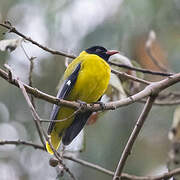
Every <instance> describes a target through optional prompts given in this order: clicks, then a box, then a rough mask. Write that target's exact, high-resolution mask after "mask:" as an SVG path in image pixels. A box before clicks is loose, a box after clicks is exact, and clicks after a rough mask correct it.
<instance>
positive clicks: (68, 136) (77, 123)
mask: <svg viewBox="0 0 180 180" xmlns="http://www.w3.org/2000/svg"><path fill="white" fill-rule="evenodd" d="M91 114H92V112H91V111H88V112H84V113H78V114H77V115H75V118H74V120H73V122H72V124H71V125H70V126H69V127H68V128H67V129H66V131H65V133H64V135H63V138H62V142H63V144H64V145H68V144H70V143H71V142H72V140H73V139H74V138H75V137H76V136H77V135H78V134H79V132H80V131H81V130H82V129H83V127H84V126H85V124H86V122H87V120H88V118H89V117H90V115H91Z"/></svg>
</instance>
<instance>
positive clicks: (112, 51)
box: [106, 50, 119, 56]
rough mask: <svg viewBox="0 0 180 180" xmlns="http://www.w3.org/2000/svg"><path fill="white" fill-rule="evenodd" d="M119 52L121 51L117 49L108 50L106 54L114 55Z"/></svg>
mask: <svg viewBox="0 0 180 180" xmlns="http://www.w3.org/2000/svg"><path fill="white" fill-rule="evenodd" d="M117 53H119V51H116V50H108V51H107V52H106V54H108V55H110V56H111V55H114V54H117Z"/></svg>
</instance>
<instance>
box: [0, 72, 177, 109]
mask: <svg viewBox="0 0 180 180" xmlns="http://www.w3.org/2000/svg"><path fill="white" fill-rule="evenodd" d="M0 76H1V77H2V78H3V79H5V80H6V81H8V82H9V83H11V84H13V85H15V86H17V87H19V85H18V82H17V79H13V80H12V81H9V76H8V73H6V72H5V71H3V70H2V69H0ZM179 81H180V73H177V74H174V75H172V76H170V77H168V78H166V79H163V80H161V81H158V82H153V83H151V84H150V85H148V86H147V87H146V88H145V89H143V90H142V91H140V92H139V93H137V94H135V95H133V96H130V97H127V98H124V99H122V100H119V101H113V102H109V103H106V104H105V107H103V108H102V106H101V105H99V104H94V105H91V104H87V106H86V107H85V108H84V110H90V111H100V110H114V109H116V108H119V107H122V106H127V105H129V104H132V103H134V102H136V101H139V100H141V99H143V98H145V97H147V96H150V95H151V94H152V93H159V92H160V91H162V90H164V89H166V88H168V87H169V86H172V85H173V84H175V83H177V82H179ZM23 85H24V87H25V89H26V91H27V92H28V93H30V94H33V95H34V96H35V97H37V98H40V99H43V100H46V101H48V102H50V103H53V104H56V105H58V106H60V105H63V106H68V107H72V108H75V109H78V108H80V106H81V105H80V103H77V102H72V101H67V100H63V99H58V98H57V97H54V96H51V95H48V94H46V93H44V92H41V91H40V90H38V89H36V88H32V87H30V86H28V85H26V84H24V83H23Z"/></svg>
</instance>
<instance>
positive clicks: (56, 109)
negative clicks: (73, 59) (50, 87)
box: [48, 64, 81, 134]
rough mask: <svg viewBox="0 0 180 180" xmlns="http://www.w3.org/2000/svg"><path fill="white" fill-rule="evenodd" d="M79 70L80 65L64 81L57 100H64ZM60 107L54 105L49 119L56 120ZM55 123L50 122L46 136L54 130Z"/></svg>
mask: <svg viewBox="0 0 180 180" xmlns="http://www.w3.org/2000/svg"><path fill="white" fill-rule="evenodd" d="M80 68H81V64H78V65H77V66H76V68H75V70H74V71H73V73H72V74H71V75H70V76H69V77H68V78H67V79H66V80H65V81H64V83H63V85H62V86H61V88H60V90H59V91H58V94H57V98H59V99H66V98H67V97H68V95H69V93H70V92H71V90H72V88H73V87H74V84H75V82H76V80H77V77H78V73H79V70H80ZM60 108H61V107H60V106H57V105H54V106H53V110H52V112H51V116H50V119H51V120H55V119H57V115H58V112H59V110H60ZM54 125H55V122H53V121H51V122H50V124H49V127H48V134H51V132H52V130H53V128H54Z"/></svg>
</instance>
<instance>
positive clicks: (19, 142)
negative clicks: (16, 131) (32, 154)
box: [0, 140, 45, 150]
mask: <svg viewBox="0 0 180 180" xmlns="http://www.w3.org/2000/svg"><path fill="white" fill-rule="evenodd" d="M5 144H14V145H17V146H18V145H26V146H31V147H34V148H35V149H41V150H45V148H44V146H41V145H39V144H34V143H31V142H27V141H23V140H17V141H14V140H11V141H8V140H0V145H5Z"/></svg>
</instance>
